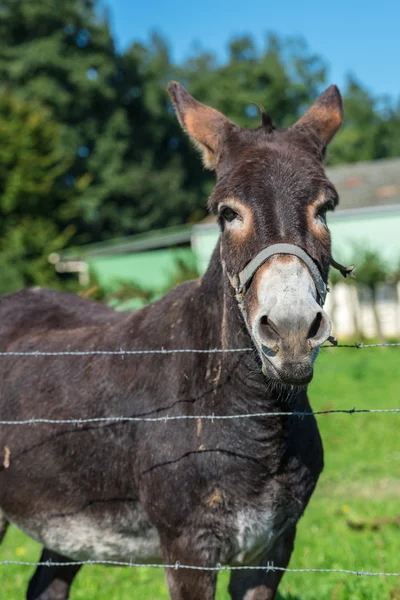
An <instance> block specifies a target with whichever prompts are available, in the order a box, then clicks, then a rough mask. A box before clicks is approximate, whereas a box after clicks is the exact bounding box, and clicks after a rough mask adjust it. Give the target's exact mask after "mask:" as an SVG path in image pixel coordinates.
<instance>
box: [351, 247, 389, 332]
mask: <svg viewBox="0 0 400 600" xmlns="http://www.w3.org/2000/svg"><path fill="white" fill-rule="evenodd" d="M355 254H356V256H357V261H356V264H357V273H356V279H355V280H354V281H355V283H356V285H357V286H358V287H360V286H364V287H366V288H367V289H368V290H369V292H370V294H371V306H372V312H373V317H374V321H375V328H376V332H377V335H378V339H379V341H380V342H381V343H385V337H384V335H383V332H382V325H381V321H380V316H379V312H378V297H377V292H378V288H379V286H380V285H381V284H383V283H387V281H388V280H389V278H390V269H389V266H388V265H387V263H386V262H385V260H384V259H383V258H382V256H381V255H380V253H379V252H378V251H376V250H373V249H370V248H358V249H357V251H356V252H355Z"/></svg>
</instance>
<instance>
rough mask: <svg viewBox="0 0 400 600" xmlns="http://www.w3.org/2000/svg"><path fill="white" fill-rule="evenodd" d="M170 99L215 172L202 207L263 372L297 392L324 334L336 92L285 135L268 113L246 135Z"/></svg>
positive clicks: (173, 86)
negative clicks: (326, 159)
mask: <svg viewBox="0 0 400 600" xmlns="http://www.w3.org/2000/svg"><path fill="white" fill-rule="evenodd" d="M168 91H169V93H170V95H171V98H172V101H173V103H174V105H175V109H176V112H177V116H178V119H179V121H180V123H181V125H182V127H183V128H184V129H185V130H186V131H187V132H188V134H189V135H190V137H191V138H192V140H193V141H194V143H195V144H196V146H197V147H198V148H199V149H200V151H201V153H202V155H203V160H204V164H205V166H206V167H208V168H210V169H212V170H215V172H216V175H217V183H216V186H215V188H214V190H213V192H212V194H211V197H210V199H209V208H210V210H211V212H212V213H214V214H215V215H217V217H218V221H219V224H220V228H221V241H220V244H221V246H220V248H221V260H222V264H223V268H224V271H225V273H226V277H227V278H228V279H229V281H230V282H231V284H232V285H233V287H234V288H236V293H237V298H238V301H239V305H240V307H241V310H242V312H243V316H244V319H245V322H246V325H247V327H248V329H249V333H250V335H251V337H252V339H253V342H254V344H255V346H256V348H257V350H258V353H259V355H260V357H261V361H262V369H263V372H264V373H265V375H267V376H268V377H269V378H271V379H275V380H278V381H281V382H282V383H289V384H294V385H304V384H306V383H308V382H309V381H310V380H311V378H312V373H313V362H314V360H315V357H316V355H317V352H318V347H319V346H320V345H321V344H322V343H323V342H325V341H326V340H327V338H328V337H329V335H330V331H331V324H330V321H329V318H328V316H327V314H326V313H325V311H324V310H323V308H322V305H323V301H324V299H325V293H324V292H325V290H324V288H325V285H326V281H327V278H328V271H329V265H330V262H331V239H330V233H329V230H328V228H327V225H326V219H325V214H326V212H327V211H328V210H333V209H334V207H335V206H336V204H337V203H338V195H337V192H336V190H335V188H334V186H333V185H332V183H331V182H330V181H329V180H328V179H327V177H326V175H325V172H324V168H323V164H322V161H323V156H324V152H325V148H326V146H327V145H328V143H329V142H330V141H331V139H332V138H333V136H334V135H335V133H336V132H337V130H338V129H339V127H340V125H341V122H342V102H341V97H340V94H339V91H338V89H337V88H336V87H335V86H331V87H329V88H328V89H327V90H326V91H325V92H324V93H323V94H322V95H321V96H320V97H319V98H318V99H317V101H316V102H315V103H314V104H313V106H312V107H311V108H310V109H309V110H308V112H307V113H306V114H305V115H304V116H303V117H302V118H301V119H300V120H299V121H298V122H297V123H295V125H293V126H292V127H290V128H288V129H283V130H278V129H275V128H274V126H273V124H272V121H271V118H270V117H269V116H268V115H267V114H265V113H263V115H262V125H261V126H260V127H258V128H257V129H243V128H241V127H238V126H237V125H236V124H234V123H233V122H232V121H230V120H229V119H228V118H226V117H225V116H224V115H222V114H221V113H220V112H218V111H217V110H214V109H213V108H210V107H208V106H205V105H204V104H201V103H199V102H197V101H196V100H195V99H194V98H193V97H192V96H190V94H188V92H187V91H186V90H185V89H184V88H183V87H182V86H181V85H180V84H178V83H175V82H173V83H170V85H169V87H168ZM266 249H267V250H266ZM321 287H322V288H323V289H321Z"/></svg>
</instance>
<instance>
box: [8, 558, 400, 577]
mask: <svg viewBox="0 0 400 600" xmlns="http://www.w3.org/2000/svg"><path fill="white" fill-rule="evenodd" d="M84 565H91V566H94V565H103V566H113V567H129V568H136V569H139V568H143V567H146V568H150V569H173V570H179V569H190V570H193V571H267V572H272V573H273V572H274V571H282V572H285V573H325V574H328V573H340V574H344V575H357V576H358V577H400V573H386V572H383V571H364V570H363V569H360V570H357V571H356V570H352V569H315V568H308V569H291V568H285V567H277V566H275V565H274V564H273V563H272V562H271V563H267V564H266V565H237V566H231V565H226V566H224V565H221V564H220V563H217V565H216V566H215V567H203V566H198V565H184V564H181V563H180V562H179V561H177V562H176V563H174V564H159V563H150V564H147V563H135V562H133V561H119V560H78V561H66V562H57V561H52V560H46V561H39V562H34V561H24V560H2V561H0V566H23V567H73V566H84Z"/></svg>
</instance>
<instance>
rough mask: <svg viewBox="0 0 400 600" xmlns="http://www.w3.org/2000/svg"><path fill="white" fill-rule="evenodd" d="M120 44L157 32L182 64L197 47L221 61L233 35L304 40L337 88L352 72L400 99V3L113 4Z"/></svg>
mask: <svg viewBox="0 0 400 600" xmlns="http://www.w3.org/2000/svg"><path fill="white" fill-rule="evenodd" d="M105 2H106V4H107V5H108V6H109V8H110V13H111V15H110V16H111V22H112V27H113V31H114V33H115V36H116V39H117V43H118V45H119V47H120V48H121V49H124V48H125V47H126V46H128V45H129V43H130V42H132V41H133V40H141V41H146V40H147V39H148V36H149V33H150V32H151V31H154V30H156V31H159V32H160V33H162V34H163V35H164V36H165V37H166V39H167V40H168V42H169V44H170V47H171V50H172V53H173V57H174V59H175V60H178V61H180V60H182V59H184V58H185V57H186V56H188V54H190V51H191V49H193V47H194V46H193V45H194V43H197V44H199V45H200V47H201V48H203V49H205V50H213V51H214V52H216V54H217V56H218V57H220V58H221V59H223V58H224V56H225V50H226V45H227V40H229V38H230V37H232V36H233V35H236V36H237V35H240V34H251V35H252V36H253V37H254V38H255V40H256V41H258V42H259V43H262V41H263V39H264V37H265V33H266V32H267V31H273V32H276V33H278V34H279V35H281V36H302V37H303V38H305V40H306V41H307V42H308V44H309V47H310V50H312V51H313V52H315V53H317V54H319V55H321V56H323V57H324V58H325V59H326V61H327V63H328V65H329V83H336V84H338V85H339V86H341V87H343V84H344V82H345V80H346V74H348V73H352V74H353V75H355V76H356V78H357V79H358V80H359V81H360V82H361V83H363V84H364V85H366V86H367V88H368V89H369V90H370V91H372V92H374V93H375V94H377V95H383V94H389V95H390V96H391V97H392V98H393V99H399V97H400V2H399V0H387V1H385V0H382V1H381V2H376V1H371V0H363V1H361V0H348V1H347V2H344V1H343V0H336V1H333V0H330V1H329V2H326V1H325V2H324V1H323V0H320V1H318V2H317V1H315V0H309V1H308V0H297V1H295V0H287V1H286V2H285V1H284V0H274V2H270V1H269V0H248V1H247V2H246V0H230V1H227V0H202V1H201V2H193V1H191V0H105Z"/></svg>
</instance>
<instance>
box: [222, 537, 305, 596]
mask: <svg viewBox="0 0 400 600" xmlns="http://www.w3.org/2000/svg"><path fill="white" fill-rule="evenodd" d="M295 535H296V527H293V528H291V529H290V530H288V531H287V532H286V533H285V534H284V535H283V536H282V537H281V538H279V540H277V542H276V543H275V545H274V546H273V548H272V549H271V551H270V552H268V556H267V557H265V560H263V561H261V563H260V564H261V565H262V564H264V565H266V564H267V562H270V563H273V564H274V565H276V566H277V567H284V568H286V567H287V565H288V564H289V560H290V556H291V554H292V551H293V546H294V538H295ZM283 574H284V573H283V571H251V570H249V571H232V574H231V579H230V582H229V593H230V595H231V598H232V600H274V598H275V597H276V592H277V589H278V585H279V583H280V580H281V579H282V576H283Z"/></svg>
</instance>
